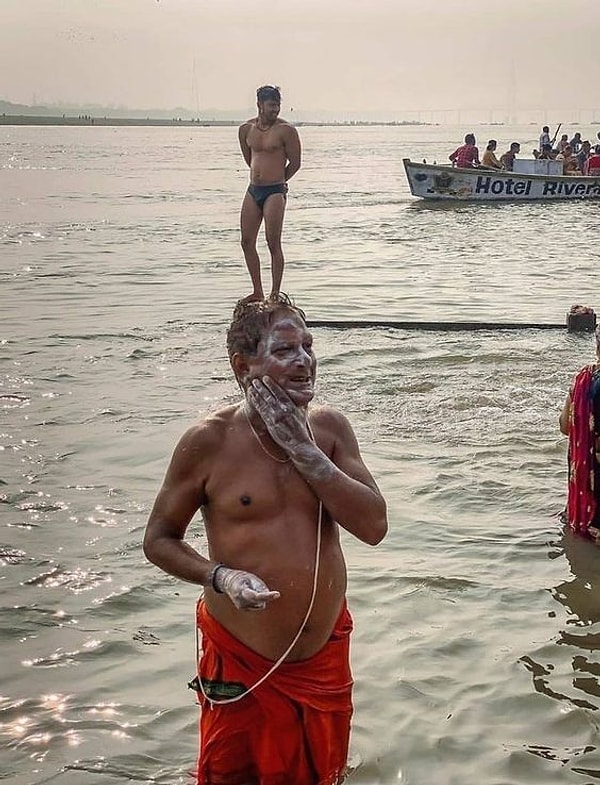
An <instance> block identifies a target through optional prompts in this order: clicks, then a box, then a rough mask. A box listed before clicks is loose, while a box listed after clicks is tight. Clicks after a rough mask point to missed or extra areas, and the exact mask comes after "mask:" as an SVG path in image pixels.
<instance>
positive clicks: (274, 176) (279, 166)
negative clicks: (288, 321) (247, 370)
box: [238, 85, 301, 300]
mask: <svg viewBox="0 0 600 785" xmlns="http://www.w3.org/2000/svg"><path fill="white" fill-rule="evenodd" d="M256 98H257V104H256V105H257V107H258V115H257V116H256V117H253V118H252V119H251V120H247V121H246V122H245V123H243V124H242V125H241V126H240V128H239V131H238V137H239V142H240V148H241V151H242V155H243V156H244V160H245V161H246V163H247V164H248V166H249V167H250V185H249V186H248V190H247V191H246V195H245V196H244V201H243V202H242V210H241V216H240V227H241V234H242V238H241V243H242V250H243V252H244V259H245V260H246V266H247V267H248V272H249V273H250V280H251V281H252V293H251V294H250V295H248V297H246V300H262V299H263V297H264V292H263V286H262V279H261V274H260V258H259V256H258V252H257V250H256V240H257V237H258V230H259V229H260V225H261V223H262V222H263V219H264V222H265V238H266V241H267V245H268V247H269V252H270V254H271V276H272V283H271V294H272V295H277V294H278V293H279V290H280V287H281V280H282V278H283V266H284V258H283V250H282V247H281V232H282V228H283V217H284V213H285V204H286V198H287V192H288V181H289V180H290V179H291V178H292V177H293V176H294V175H295V174H296V172H297V171H298V170H299V169H300V164H301V146H300V137H299V135H298V131H297V130H296V129H295V128H294V126H293V125H290V124H289V123H288V122H287V121H286V120H282V119H281V118H280V117H279V110H280V109H281V93H280V92H279V88H278V87H272V86H271V85H263V86H262V87H259V88H258V90H257V91H256Z"/></svg>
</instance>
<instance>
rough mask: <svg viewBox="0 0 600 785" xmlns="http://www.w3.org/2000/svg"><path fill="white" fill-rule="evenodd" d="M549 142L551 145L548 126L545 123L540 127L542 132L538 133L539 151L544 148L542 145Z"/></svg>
mask: <svg viewBox="0 0 600 785" xmlns="http://www.w3.org/2000/svg"><path fill="white" fill-rule="evenodd" d="M545 144H549V145H550V147H552V141H551V139H550V128H549V127H548V126H547V125H545V126H544V127H543V128H542V133H541V134H540V148H539V149H540V151H541V150H543V149H544V145H545Z"/></svg>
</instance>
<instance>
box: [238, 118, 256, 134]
mask: <svg viewBox="0 0 600 785" xmlns="http://www.w3.org/2000/svg"><path fill="white" fill-rule="evenodd" d="M257 122H258V117H250V118H249V119H248V120H244V122H243V123H242V124H241V125H240V126H239V130H240V131H243V130H244V129H247V130H249V129H250V128H253V127H254V126H255V125H256V123H257Z"/></svg>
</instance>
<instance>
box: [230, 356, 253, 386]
mask: <svg viewBox="0 0 600 785" xmlns="http://www.w3.org/2000/svg"><path fill="white" fill-rule="evenodd" d="M231 368H232V370H233V373H234V376H235V378H236V379H237V380H238V382H239V383H240V384H241V385H242V387H243V388H244V389H245V388H246V380H247V377H248V373H249V371H250V364H249V362H248V359H247V358H246V356H245V355H244V354H240V352H235V353H234V354H233V355H232V357H231Z"/></svg>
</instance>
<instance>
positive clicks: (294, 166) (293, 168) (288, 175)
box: [284, 164, 300, 183]
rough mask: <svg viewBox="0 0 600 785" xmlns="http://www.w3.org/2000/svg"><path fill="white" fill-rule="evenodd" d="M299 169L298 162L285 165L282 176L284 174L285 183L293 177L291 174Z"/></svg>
mask: <svg viewBox="0 0 600 785" xmlns="http://www.w3.org/2000/svg"><path fill="white" fill-rule="evenodd" d="M299 170H300V164H288V165H287V166H286V167H285V172H284V176H285V181H286V183H287V181H288V180H291V179H292V177H293V176H294V175H295V174H296V172H298V171H299Z"/></svg>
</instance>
